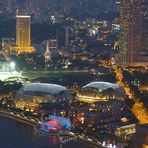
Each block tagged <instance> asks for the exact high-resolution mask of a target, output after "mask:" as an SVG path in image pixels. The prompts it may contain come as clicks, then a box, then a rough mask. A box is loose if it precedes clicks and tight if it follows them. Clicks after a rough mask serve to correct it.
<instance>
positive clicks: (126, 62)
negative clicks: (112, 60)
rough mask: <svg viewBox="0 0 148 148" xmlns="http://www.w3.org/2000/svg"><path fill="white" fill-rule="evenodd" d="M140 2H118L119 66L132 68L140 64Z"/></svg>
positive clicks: (121, 0) (137, 0)
mask: <svg viewBox="0 0 148 148" xmlns="http://www.w3.org/2000/svg"><path fill="white" fill-rule="evenodd" d="M140 12H141V7H140V0H120V25H121V34H120V39H119V49H120V51H119V52H120V53H119V64H120V65H121V66H123V67H124V66H133V65H135V64H137V63H139V62H140V50H141V31H140V29H141V28H140V26H141V14H140Z"/></svg>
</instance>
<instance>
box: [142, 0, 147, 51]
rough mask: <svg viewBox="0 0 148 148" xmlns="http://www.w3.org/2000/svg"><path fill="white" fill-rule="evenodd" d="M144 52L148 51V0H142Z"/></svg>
mask: <svg viewBox="0 0 148 148" xmlns="http://www.w3.org/2000/svg"><path fill="white" fill-rule="evenodd" d="M141 14H142V24H141V28H142V38H141V39H142V52H145V53H146V52H147V53H148V1H147V0H141Z"/></svg>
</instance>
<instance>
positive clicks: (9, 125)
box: [0, 117, 89, 148]
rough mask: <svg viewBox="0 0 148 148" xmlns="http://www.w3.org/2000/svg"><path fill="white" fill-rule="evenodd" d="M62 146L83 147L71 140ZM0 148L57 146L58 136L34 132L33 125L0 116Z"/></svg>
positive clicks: (52, 147) (49, 147) (48, 147)
mask: <svg viewBox="0 0 148 148" xmlns="http://www.w3.org/2000/svg"><path fill="white" fill-rule="evenodd" d="M64 147H66V148H68V147H70V148H75V147H85V148H89V147H88V146H86V145H84V144H83V143H78V142H71V143H69V144H67V145H65V146H64ZM0 148H59V143H58V138H57V137H56V136H54V137H49V136H45V135H40V134H39V133H36V132H35V131H34V129H33V127H31V126H28V125H25V124H22V123H19V122H16V121H14V120H10V119H6V118H2V117H0Z"/></svg>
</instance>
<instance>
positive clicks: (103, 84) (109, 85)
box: [82, 82, 120, 91]
mask: <svg viewBox="0 0 148 148" xmlns="http://www.w3.org/2000/svg"><path fill="white" fill-rule="evenodd" d="M88 87H91V88H95V89H97V90H98V91H103V90H106V89H109V88H112V89H114V90H115V89H119V88H120V87H119V86H118V85H117V84H113V83H109V82H91V83H89V84H87V85H85V86H84V87H82V89H84V88H88Z"/></svg>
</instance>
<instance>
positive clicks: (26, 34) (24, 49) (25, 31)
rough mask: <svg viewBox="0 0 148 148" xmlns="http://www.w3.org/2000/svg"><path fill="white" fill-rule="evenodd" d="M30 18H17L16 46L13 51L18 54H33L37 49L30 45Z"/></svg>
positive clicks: (20, 16) (19, 16) (18, 16)
mask: <svg viewBox="0 0 148 148" xmlns="http://www.w3.org/2000/svg"><path fill="white" fill-rule="evenodd" d="M30 40H31V39H30V16H27V15H26V16H25V15H23V16H22V15H17V16H16V46H14V47H12V51H15V52H16V53H17V54H22V53H32V52H33V51H34V50H35V49H34V48H33V47H32V46H31V43H30Z"/></svg>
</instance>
